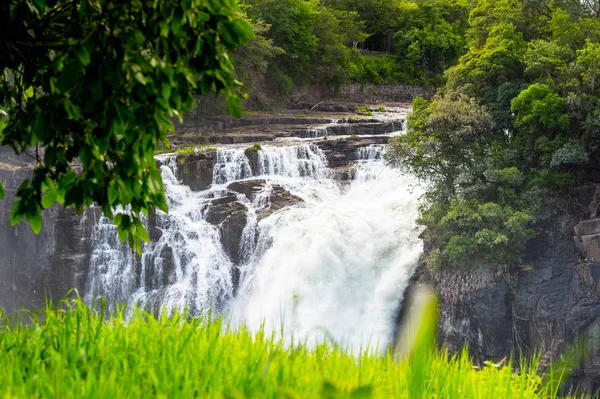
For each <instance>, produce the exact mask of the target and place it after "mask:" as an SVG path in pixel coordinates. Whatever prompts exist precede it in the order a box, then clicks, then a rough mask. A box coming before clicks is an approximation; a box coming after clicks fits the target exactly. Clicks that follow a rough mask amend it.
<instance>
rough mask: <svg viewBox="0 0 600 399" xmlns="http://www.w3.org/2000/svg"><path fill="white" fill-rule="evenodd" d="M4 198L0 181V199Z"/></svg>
mask: <svg viewBox="0 0 600 399" xmlns="http://www.w3.org/2000/svg"><path fill="white" fill-rule="evenodd" d="M1 199H4V185H3V184H2V183H0V200H1Z"/></svg>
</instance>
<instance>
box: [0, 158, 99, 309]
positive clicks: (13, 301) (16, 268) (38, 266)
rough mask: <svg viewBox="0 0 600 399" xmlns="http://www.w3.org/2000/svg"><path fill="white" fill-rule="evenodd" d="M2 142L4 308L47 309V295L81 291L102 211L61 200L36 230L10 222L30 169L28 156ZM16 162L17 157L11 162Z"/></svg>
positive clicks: (0, 287)
mask: <svg viewBox="0 0 600 399" xmlns="http://www.w3.org/2000/svg"><path fill="white" fill-rule="evenodd" d="M3 148H4V149H5V147H0V182H2V183H3V184H4V186H5V191H6V197H5V198H4V200H2V201H0V243H2V245H1V249H0V307H2V308H4V309H5V310H6V311H7V312H8V313H11V312H13V311H15V310H18V309H20V308H22V307H26V308H33V309H41V308H44V306H45V303H46V298H48V299H50V300H59V299H62V298H64V297H65V296H66V295H67V293H69V292H70V291H71V290H72V289H73V288H75V289H77V290H78V292H79V293H80V294H82V295H83V290H84V288H85V283H86V280H87V275H88V267H89V263H90V254H91V236H92V228H93V226H94V225H95V224H96V221H97V220H98V219H99V218H100V216H101V215H102V211H101V210H100V209H98V208H91V209H88V210H85V211H84V213H83V217H82V216H78V215H77V213H76V212H75V210H73V209H65V208H63V207H60V206H58V205H55V206H53V207H52V208H50V209H48V210H46V211H45V212H44V213H43V214H42V219H43V224H44V228H43V229H42V232H41V233H40V234H39V235H36V234H34V233H33V232H32V231H31V228H30V227H29V225H28V224H27V223H24V222H23V223H20V224H19V225H17V226H15V227H11V226H10V212H11V209H12V206H13V204H14V202H15V194H16V191H17V188H18V186H19V185H20V183H21V182H22V181H23V179H30V178H31V173H32V169H31V168H30V167H29V166H27V162H26V157H17V156H15V155H14V153H12V150H11V149H9V151H6V152H5V151H4V150H2V149H3ZM13 161H14V162H13Z"/></svg>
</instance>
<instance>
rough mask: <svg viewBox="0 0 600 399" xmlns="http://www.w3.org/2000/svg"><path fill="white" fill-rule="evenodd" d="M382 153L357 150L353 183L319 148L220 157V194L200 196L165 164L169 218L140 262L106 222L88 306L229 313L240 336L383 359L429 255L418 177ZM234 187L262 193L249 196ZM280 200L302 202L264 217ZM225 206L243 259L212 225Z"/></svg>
mask: <svg viewBox="0 0 600 399" xmlns="http://www.w3.org/2000/svg"><path fill="white" fill-rule="evenodd" d="M384 152H385V147H384V146H377V145H373V146H369V147H365V148H361V149H359V150H358V152H357V157H356V158H357V160H356V161H355V167H356V177H355V179H354V180H353V181H351V182H350V184H340V183H339V182H337V181H335V180H334V179H332V178H331V174H330V173H329V170H328V168H327V162H326V158H325V156H324V155H323V153H322V152H321V150H319V148H318V147H316V146H315V145H310V144H306V145H293V146H292V145H290V146H264V147H263V148H262V150H260V151H258V152H256V153H254V154H252V155H248V156H246V154H244V150H243V149H240V148H230V149H224V150H219V152H218V154H217V164H216V165H215V168H214V174H213V185H212V186H211V187H210V188H209V189H208V190H205V191H201V192H193V191H192V190H191V189H190V188H189V187H187V186H185V185H182V184H181V183H180V182H179V181H177V179H176V177H175V176H176V169H177V164H176V162H174V160H172V161H171V162H165V163H164V164H163V166H162V176H163V181H164V185H165V191H166V196H167V201H168V204H169V214H168V215H167V214H164V213H162V212H160V211H158V212H157V214H156V215H155V216H154V219H155V220H152V221H151V220H147V221H145V222H146V223H147V224H148V225H149V228H150V230H151V235H153V236H154V238H153V240H152V243H150V244H147V245H145V246H144V250H143V254H142V256H141V258H139V257H137V256H134V255H132V254H131V251H130V250H129V248H128V247H126V246H125V245H123V244H120V243H119V242H118V240H117V238H116V229H115V227H114V226H112V225H111V224H110V222H109V221H108V220H107V219H102V220H101V221H100V222H99V223H98V225H97V226H96V228H95V230H94V234H93V237H92V247H93V252H92V258H91V265H90V274H89V277H88V284H87V289H86V300H87V301H92V300H93V298H94V297H96V296H99V295H102V296H106V297H107V298H108V300H109V302H110V303H111V304H112V306H114V303H117V302H120V303H126V304H129V305H138V306H142V307H145V308H147V309H154V310H156V309H161V308H163V307H164V308H167V309H175V308H177V309H183V308H184V307H188V308H189V309H190V310H191V311H192V312H193V313H194V314H207V313H208V312H212V313H217V314H224V315H226V317H228V318H229V319H230V320H231V323H232V325H234V326H235V325H242V324H243V325H247V326H249V328H251V329H259V328H261V326H262V325H264V328H265V329H266V330H267V331H268V332H273V333H276V334H278V333H279V332H280V331H281V330H283V331H285V332H286V333H287V334H288V335H286V336H285V337H284V338H285V339H291V338H290V337H291V336H293V337H294V339H295V340H296V341H297V340H298V339H300V340H307V342H309V343H310V344H316V343H318V342H322V341H323V340H324V339H332V340H334V341H335V342H336V343H338V344H341V345H347V346H348V347H350V348H353V350H360V348H361V347H363V348H364V347H365V346H366V345H370V346H371V348H372V349H373V350H374V349H375V348H380V349H381V348H384V347H385V345H386V344H387V342H388V341H389V339H390V338H391V337H390V334H391V332H392V331H393V322H394V318H395V313H396V311H397V307H398V305H399V302H400V300H401V298H402V294H403V291H404V289H405V287H406V284H407V283H408V279H409V276H410V273H411V272H412V267H413V266H414V265H415V264H416V262H417V259H418V256H419V254H420V252H421V250H422V244H421V241H420V240H419V239H418V231H416V225H415V220H416V217H417V198H418V196H419V193H418V191H417V189H416V188H414V187H413V186H412V185H413V179H412V178H411V177H407V176H402V175H400V174H399V173H398V172H396V171H395V170H392V169H390V168H388V167H387V166H385V164H384V163H383V161H382V155H383V153H384ZM257 177H258V178H259V179H260V180H256V179H257ZM253 182H256V183H253ZM231 183H235V184H250V183H252V184H255V185H256V186H257V187H258V188H255V187H253V188H252V190H255V191H256V192H254V191H252V194H251V195H243V194H241V193H239V192H232V191H231V190H230V189H229V188H228V187H229V185H230V184H231ZM277 193H279V194H278V195H279V196H280V197H284V198H287V197H293V198H294V199H295V201H296V202H294V204H293V205H291V206H286V207H284V208H282V209H276V210H275V211H272V212H271V213H269V214H267V215H266V216H265V215H264V214H263V213H262V212H263V210H264V209H268V207H269V206H270V205H271V202H272V200H273V195H275V194H277ZM220 206H221V207H222V206H225V207H227V206H232V207H234V206H235V209H236V210H240V209H241V210H242V211H241V212H240V213H238V214H241V215H243V221H244V225H243V231H241V232H240V233H239V237H237V239H238V240H239V248H240V249H239V253H240V256H239V259H234V257H232V256H231V253H228V252H227V251H226V248H225V244H224V241H223V240H224V235H225V234H226V233H224V230H222V229H223V225H224V224H226V223H228V220H229V219H228V218H225V219H224V220H223V221H221V220H219V223H215V221H214V220H211V217H212V216H211V212H213V211H212V210H214V209H215V207H217V208H218V207H220ZM218 209H220V208H218ZM232 209H233V208H232ZM149 219H150V218H149Z"/></svg>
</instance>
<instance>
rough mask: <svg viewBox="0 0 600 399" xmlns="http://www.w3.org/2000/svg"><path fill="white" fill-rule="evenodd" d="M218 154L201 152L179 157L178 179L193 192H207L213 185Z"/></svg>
mask: <svg viewBox="0 0 600 399" xmlns="http://www.w3.org/2000/svg"><path fill="white" fill-rule="evenodd" d="M216 162H217V152H216V151H211V152H201V153H197V154H192V155H189V156H185V157H182V156H179V157H177V179H178V180H180V181H181V182H182V183H183V184H185V185H187V186H189V187H190V188H191V189H192V190H193V191H202V190H206V189H207V188H208V187H210V185H211V184H212V179H213V170H214V168H215V164H216Z"/></svg>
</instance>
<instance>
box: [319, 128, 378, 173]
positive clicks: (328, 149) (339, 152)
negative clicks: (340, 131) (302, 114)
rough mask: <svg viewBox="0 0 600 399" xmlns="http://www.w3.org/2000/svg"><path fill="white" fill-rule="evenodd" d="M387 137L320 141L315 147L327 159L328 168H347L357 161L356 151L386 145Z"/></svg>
mask: <svg viewBox="0 0 600 399" xmlns="http://www.w3.org/2000/svg"><path fill="white" fill-rule="evenodd" d="M389 140H390V139H389V137H386V136H383V137H369V138H361V137H356V138H351V139H346V140H322V141H317V142H316V143H315V145H316V146H317V147H319V148H320V149H321V150H322V151H323V153H324V154H325V158H327V164H328V165H329V167H330V168H338V167H340V166H347V165H349V164H350V162H352V161H356V160H357V159H358V149H359V148H364V147H368V146H370V145H376V144H379V145H381V144H387V143H388V142H389Z"/></svg>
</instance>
